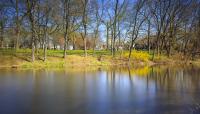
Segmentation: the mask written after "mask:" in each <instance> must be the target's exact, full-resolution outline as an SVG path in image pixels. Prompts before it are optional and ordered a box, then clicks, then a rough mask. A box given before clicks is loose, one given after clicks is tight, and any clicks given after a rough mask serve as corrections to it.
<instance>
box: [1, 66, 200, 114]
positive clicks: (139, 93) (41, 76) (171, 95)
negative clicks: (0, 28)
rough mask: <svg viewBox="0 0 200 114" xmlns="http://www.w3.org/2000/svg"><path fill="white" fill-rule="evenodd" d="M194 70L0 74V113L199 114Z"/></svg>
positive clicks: (199, 76) (199, 78) (199, 73)
mask: <svg viewBox="0 0 200 114" xmlns="http://www.w3.org/2000/svg"><path fill="white" fill-rule="evenodd" d="M199 90H200V69H199V68H195V67H167V66H157V67H143V68H134V69H133V68H108V69H104V68H97V69H96V70H88V69H87V68H83V69H82V70H81V71H76V70H71V69H67V70H52V69H51V70H47V69H44V70H3V69H1V70H0V102H1V103H0V107H1V108H0V113H2V114H9V113H19V114H23V113H24V114H27V113H33V114H36V113H37V114H38V113H40V114H62V113H69V114H72V113H75V114H80V113H83V114H124V113H130V114H132V113H139V114H140V113H142V114H143V113H146V114H149V113H153V114H156V113H158V114H160V113H167V114H168V113H169V114H173V113H174V114H179V113H180V114H182V113H185V114H188V113H189V114H190V113H192V114H193V113H194V114H198V113H200V98H199V96H200V92H199Z"/></svg>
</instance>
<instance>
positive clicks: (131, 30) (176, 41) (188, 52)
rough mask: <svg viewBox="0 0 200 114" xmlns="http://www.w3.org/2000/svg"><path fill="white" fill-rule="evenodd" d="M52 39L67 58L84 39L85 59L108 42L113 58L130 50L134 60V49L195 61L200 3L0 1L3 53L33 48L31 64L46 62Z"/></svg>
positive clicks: (187, 0) (184, 0)
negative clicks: (89, 51)
mask: <svg viewBox="0 0 200 114" xmlns="http://www.w3.org/2000/svg"><path fill="white" fill-rule="evenodd" d="M51 37H52V38H53V40H52V41H53V42H54V43H55V44H56V43H60V44H63V57H64V58H66V56H67V49H68V46H69V44H70V43H71V44H72V45H73V48H74V49H76V48H75V47H76V45H77V44H78V41H79V43H80V39H82V41H81V43H82V45H83V48H82V49H84V55H85V56H87V49H89V48H91V49H92V50H93V53H95V48H96V46H97V45H99V43H100V41H104V45H105V49H106V50H110V51H111V54H112V56H115V53H116V51H118V50H119V49H122V48H123V49H125V50H129V60H130V58H131V53H132V50H133V48H135V44H138V45H139V47H140V49H145V50H147V51H149V53H153V55H155V54H157V55H160V54H166V55H168V56H171V55H173V54H175V53H180V54H182V55H184V56H188V57H192V58H194V57H195V55H197V54H200V0H1V1H0V47H1V48H5V47H6V45H9V47H12V48H14V49H15V50H18V49H19V48H31V49H32V61H34V60H35V54H36V53H37V52H38V49H43V50H44V61H46V59H47V50H48V49H49V48H48V45H49V42H50V38H51ZM88 43H92V47H91V46H90V47H89V46H88ZM79 45H80V44H79ZM138 45H136V47H137V46H138Z"/></svg>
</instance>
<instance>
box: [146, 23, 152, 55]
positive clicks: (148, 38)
mask: <svg viewBox="0 0 200 114" xmlns="http://www.w3.org/2000/svg"><path fill="white" fill-rule="evenodd" d="M150 27H151V23H150V21H148V31H147V32H148V33H147V34H148V36H147V40H148V52H149V54H150V52H151V46H150V32H151V31H150V29H151V28H150Z"/></svg>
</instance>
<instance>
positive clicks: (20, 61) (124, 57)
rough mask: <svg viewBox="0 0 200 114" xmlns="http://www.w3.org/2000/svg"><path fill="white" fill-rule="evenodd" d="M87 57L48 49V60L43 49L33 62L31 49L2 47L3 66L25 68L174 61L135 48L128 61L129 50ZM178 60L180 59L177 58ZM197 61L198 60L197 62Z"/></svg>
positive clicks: (80, 52) (91, 53) (0, 58)
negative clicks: (45, 59) (113, 54)
mask: <svg viewBox="0 0 200 114" xmlns="http://www.w3.org/2000/svg"><path fill="white" fill-rule="evenodd" d="M87 54H88V56H87V57H84V50H67V58H66V59H64V58H63V50H48V51H47V61H46V62H44V61H43V55H44V54H43V50H41V49H40V50H38V52H37V53H35V58H36V61H35V62H31V49H19V50H17V51H15V50H13V49H1V50H0V68H1V67H23V68H43V67H45V68H46V67H49V68H51V67H68V66H110V65H152V64H157V63H161V64H163V63H174V61H176V60H173V59H170V58H168V57H166V56H164V55H161V56H159V57H157V56H155V58H154V61H152V54H149V53H148V52H147V51H137V50H133V51H132V54H131V61H128V56H129V51H123V52H116V55H115V57H112V56H111V52H110V51H107V50H96V51H95V52H94V53H93V50H87ZM177 61H178V60H177ZM195 63H197V62H195Z"/></svg>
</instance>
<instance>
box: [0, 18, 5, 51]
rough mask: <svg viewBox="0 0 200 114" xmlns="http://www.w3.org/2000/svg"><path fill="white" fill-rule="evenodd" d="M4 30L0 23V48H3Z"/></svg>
mask: <svg viewBox="0 0 200 114" xmlns="http://www.w3.org/2000/svg"><path fill="white" fill-rule="evenodd" d="M3 33H4V28H3V23H2V22H0V47H1V48H3V40H4V38H3V37H4V35H3Z"/></svg>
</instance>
